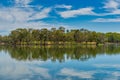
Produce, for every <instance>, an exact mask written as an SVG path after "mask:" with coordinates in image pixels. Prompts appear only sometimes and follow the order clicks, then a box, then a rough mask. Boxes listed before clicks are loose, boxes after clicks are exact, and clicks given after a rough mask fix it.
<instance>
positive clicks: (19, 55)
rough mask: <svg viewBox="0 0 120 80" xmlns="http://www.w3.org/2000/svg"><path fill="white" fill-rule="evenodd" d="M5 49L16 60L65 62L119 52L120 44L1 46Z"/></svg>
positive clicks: (0, 48) (1, 48)
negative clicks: (97, 45)
mask: <svg viewBox="0 0 120 80" xmlns="http://www.w3.org/2000/svg"><path fill="white" fill-rule="evenodd" d="M2 50H3V51H6V52H8V53H9V55H10V56H11V57H12V58H13V59H16V60H23V61H27V60H29V61H32V60H42V61H47V60H51V61H53V62H55V61H59V62H65V60H68V59H70V60H81V61H86V60H88V59H90V58H96V56H97V55H104V54H106V55H115V54H120V46H115V45H111V46H110V45H109V46H99V47H96V46H92V45H91V46H43V47H37V46H32V47H20V46H19V47H5V46H1V47H0V51H2Z"/></svg>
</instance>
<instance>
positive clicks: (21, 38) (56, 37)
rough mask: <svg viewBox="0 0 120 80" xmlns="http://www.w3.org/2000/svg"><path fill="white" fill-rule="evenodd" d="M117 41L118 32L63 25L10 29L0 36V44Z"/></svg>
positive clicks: (59, 43) (118, 37)
mask: <svg viewBox="0 0 120 80" xmlns="http://www.w3.org/2000/svg"><path fill="white" fill-rule="evenodd" d="M119 42H120V33H116V32H114V33H113V32H108V33H102V32H95V31H89V30H87V29H71V30H66V29H65V28H64V27H59V28H58V29H56V28H51V29H46V28H43V29H31V28H30V29H25V28H18V29H16V30H12V31H11V32H10V34H9V35H7V36H0V45H54V44H58V45H65V44H87V45H98V44H106V43H110V44H111V43H119Z"/></svg>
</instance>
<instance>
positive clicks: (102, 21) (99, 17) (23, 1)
mask: <svg viewBox="0 0 120 80" xmlns="http://www.w3.org/2000/svg"><path fill="white" fill-rule="evenodd" d="M119 25H120V0H0V34H1V35H6V34H8V33H9V32H10V31H11V30H14V29H16V28H35V29H41V28H48V29H50V28H51V27H56V28H58V27H59V26H64V27H65V28H66V29H71V28H72V29H80V28H85V29H89V30H94V31H98V32H110V31H111V32H120V26H119Z"/></svg>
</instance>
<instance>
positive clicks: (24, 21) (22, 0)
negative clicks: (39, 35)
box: [0, 0, 51, 35]
mask: <svg viewBox="0 0 120 80" xmlns="http://www.w3.org/2000/svg"><path fill="white" fill-rule="evenodd" d="M31 1H32V0H15V4H16V5H15V6H13V7H2V6H1V7H0V24H1V25H0V35H5V34H8V32H10V31H11V30H13V29H16V28H28V27H31V28H32V27H33V28H34V27H35V28H41V27H45V26H47V27H48V25H50V24H47V23H45V22H42V21H40V22H28V21H29V20H33V21H34V20H36V19H43V18H46V17H49V12H50V11H51V8H41V7H39V6H38V10H39V11H36V10H34V8H32V7H23V6H25V5H29V3H30V2H31ZM17 4H21V5H19V7H18V6H17ZM21 7H22V8H21ZM36 8H37V6H36ZM3 33H4V34H3Z"/></svg>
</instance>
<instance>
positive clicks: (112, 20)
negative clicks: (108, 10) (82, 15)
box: [92, 18, 120, 22]
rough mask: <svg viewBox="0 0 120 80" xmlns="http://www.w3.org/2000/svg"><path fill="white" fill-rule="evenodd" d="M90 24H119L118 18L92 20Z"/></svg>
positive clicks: (119, 19)
mask: <svg viewBox="0 0 120 80" xmlns="http://www.w3.org/2000/svg"><path fill="white" fill-rule="evenodd" d="M92 22H120V18H107V19H106V18H98V19H95V20H92Z"/></svg>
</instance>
